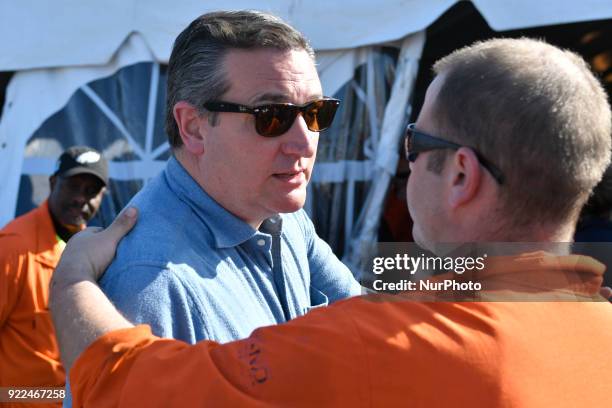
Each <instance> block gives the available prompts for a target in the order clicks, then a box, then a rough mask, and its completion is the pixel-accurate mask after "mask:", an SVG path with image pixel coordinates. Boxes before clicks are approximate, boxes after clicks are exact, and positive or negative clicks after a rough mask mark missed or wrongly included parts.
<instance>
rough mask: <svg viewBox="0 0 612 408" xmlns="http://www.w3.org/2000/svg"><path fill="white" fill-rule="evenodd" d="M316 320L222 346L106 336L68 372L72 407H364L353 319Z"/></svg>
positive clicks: (126, 334)
mask: <svg viewBox="0 0 612 408" xmlns="http://www.w3.org/2000/svg"><path fill="white" fill-rule="evenodd" d="M341 311H342V310H341ZM330 314H333V315H334V316H333V317H332V316H330ZM323 315H324V316H323V318H321V311H320V310H315V311H312V312H311V313H309V314H308V315H307V316H304V317H301V318H298V319H295V320H293V321H291V322H289V323H287V324H283V325H281V326H275V327H265V328H261V329H258V330H256V331H254V332H253V334H252V335H251V336H250V337H249V338H247V339H244V340H240V341H236V342H232V343H227V344H224V345H219V344H218V343H215V342H211V341H203V342H200V343H197V344H196V345H188V344H186V343H183V342H181V341H177V340H167V339H159V338H157V337H155V336H153V335H152V334H151V331H150V328H149V327H148V326H137V327H135V328H132V329H124V330H118V331H115V332H111V333H108V334H106V335H105V336H102V337H101V338H99V339H98V340H96V341H95V342H94V343H93V344H92V345H91V346H90V347H89V348H88V349H87V350H85V352H84V353H83V354H82V355H81V356H80V357H79V359H78V360H77V362H76V364H75V366H74V367H73V369H72V370H71V377H70V381H71V384H72V385H71V386H72V389H73V393H74V394H73V395H74V406H75V407H81V406H88V407H90V406H91V407H106V406H109V407H110V406H121V407H130V406H147V407H168V406H262V407H263V406H294V407H299V406H304V407H311V406H351V407H359V406H369V405H370V401H369V389H368V384H369V380H368V372H367V369H366V367H367V364H363V363H364V359H367V356H366V355H365V352H364V348H363V344H362V341H361V339H360V337H359V334H358V332H357V330H356V328H355V327H354V324H353V322H352V321H351V320H349V319H348V318H347V316H345V315H343V314H342V313H340V312H338V311H335V310H334V311H333V313H332V311H331V310H329V309H328V310H326V311H325V313H324V314H323ZM347 334H350V335H347Z"/></svg>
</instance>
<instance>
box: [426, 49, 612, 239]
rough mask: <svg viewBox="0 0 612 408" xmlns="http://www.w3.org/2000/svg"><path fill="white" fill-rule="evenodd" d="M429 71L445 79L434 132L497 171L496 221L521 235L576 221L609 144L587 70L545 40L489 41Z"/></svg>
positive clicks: (602, 105) (610, 117) (604, 112)
mask: <svg viewBox="0 0 612 408" xmlns="http://www.w3.org/2000/svg"><path fill="white" fill-rule="evenodd" d="M434 71H435V73H436V74H438V75H444V77H445V79H444V82H443V84H442V87H441V89H440V92H439V94H438V96H437V99H436V101H435V103H434V105H433V110H434V117H435V118H436V121H437V124H436V127H437V129H436V131H437V132H438V133H439V135H440V136H443V137H445V138H448V139H449V140H452V141H454V142H456V143H460V144H463V145H469V146H471V147H473V148H475V149H477V150H478V151H479V152H480V153H482V155H483V156H484V157H486V158H487V159H489V160H490V161H491V162H493V163H495V164H496V165H497V166H498V167H499V168H500V169H501V171H502V172H503V173H504V175H505V177H506V180H507V181H506V182H505V184H504V185H503V186H502V187H501V190H500V191H501V195H502V202H503V205H502V211H503V214H504V216H507V217H508V220H509V221H511V222H512V224H513V225H515V226H519V227H524V226H527V225H530V224H541V223H547V222H567V221H570V220H571V221H575V220H576V219H577V216H578V214H579V212H580V209H581V207H582V206H583V204H584V203H585V201H586V200H587V198H588V196H589V194H590V192H591V190H592V189H593V187H594V186H595V185H596V184H597V182H598V181H599V180H600V179H601V178H602V175H603V173H604V171H605V169H606V167H607V166H608V164H609V163H610V154H611V144H612V142H611V134H612V129H611V127H612V114H611V112H610V105H609V103H608V99H607V95H606V92H605V91H604V89H603V88H602V86H601V84H600V83H599V81H598V80H597V78H596V77H595V76H594V75H593V73H592V72H591V70H590V69H589V67H588V65H587V63H586V62H585V61H584V60H583V59H582V58H581V57H580V56H579V55H577V54H575V53H573V52H571V51H567V50H561V49H559V48H557V47H554V46H552V45H550V44H547V43H545V42H543V41H539V40H533V39H527V38H521V39H494V40H489V41H484V42H478V43H476V44H474V45H472V46H469V47H465V48H462V49H460V50H457V51H454V52H453V53H451V54H450V55H448V56H446V57H444V58H442V59H441V60H439V61H438V62H436V64H435V65H434ZM432 167H435V163H433V165H432Z"/></svg>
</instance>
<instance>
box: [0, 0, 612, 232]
mask: <svg viewBox="0 0 612 408" xmlns="http://www.w3.org/2000/svg"><path fill="white" fill-rule="evenodd" d="M456 2H457V1H456V0H380V1H376V2H373V1H371V0H367V1H366V0H338V1H333V2H330V1H326V0H311V1H308V2H305V1H302V0H254V1H246V0H232V1H231V2H228V1H227V0H225V1H221V0H208V1H206V2H204V1H197V0H176V1H174V2H172V3H168V2H166V1H163V0H147V1H143V0H105V1H99V2H82V1H79V0H58V1H55V2H41V1H37V0H21V1H19V2H17V1H7V2H0V36H1V37H2V38H4V39H10V40H6V41H2V42H0V71H8V70H15V71H18V72H17V74H16V75H15V76H14V77H13V78H12V80H11V83H10V85H9V88H8V90H7V98H6V103H5V107H4V114H3V117H2V120H1V121H0V174H2V175H3V177H2V179H1V180H0V197H1V200H0V226H2V225H4V224H5V223H6V222H8V221H9V220H10V219H11V218H12V217H13V215H14V210H15V204H16V198H17V192H18V184H19V175H20V174H21V172H22V170H23V169H24V168H25V169H26V170H28V169H29V170H28V171H37V172H41V173H46V174H48V173H49V172H50V171H51V170H50V164H49V163H46V164H45V163H43V162H39V163H34V162H28V161H26V162H24V161H23V157H24V149H25V145H26V141H27V140H28V139H29V137H30V136H31V135H32V134H33V132H35V131H36V129H37V128H38V127H40V125H41V124H42V123H43V122H44V121H45V120H46V119H47V118H48V117H49V116H50V115H52V114H53V113H54V112H56V111H58V110H59V109H61V108H62V106H63V105H64V104H65V103H66V101H68V99H69V98H70V96H71V95H72V94H73V93H74V92H75V91H76V90H77V89H79V88H81V87H82V86H84V85H85V84H87V83H88V82H90V81H92V80H95V79H97V78H102V77H106V76H109V75H111V74H113V73H114V72H116V71H117V70H118V69H120V68H122V67H125V66H128V65H131V64H134V63H136V62H141V61H154V62H158V63H166V62H167V60H168V57H169V53H170V50H171V46H172V42H173V40H174V38H175V37H176V35H177V34H178V33H179V32H180V31H181V30H182V29H183V28H184V27H185V26H186V25H187V24H188V23H189V22H190V21H191V20H192V19H193V18H194V17H195V16H197V15H199V14H201V13H204V12H207V11H212V10H217V9H228V8H230V9H243V8H249V9H258V10H263V11H269V12H272V13H274V14H277V15H279V16H280V17H282V18H284V19H286V20H287V21H288V22H290V23H291V24H293V25H294V26H296V27H297V28H298V29H299V30H300V31H302V32H303V33H304V34H305V35H306V36H307V37H308V38H309V39H310V40H311V42H312V44H313V46H314V48H315V49H316V51H317V55H318V61H319V71H320V74H321V78H322V82H323V86H324V90H325V92H326V93H328V94H333V93H334V91H335V90H337V89H338V88H339V87H340V86H341V85H342V84H344V83H346V82H347V81H348V80H349V79H350V78H351V77H352V75H353V73H354V70H355V67H356V66H357V65H359V64H360V63H363V62H365V61H367V58H368V54H369V53H368V49H369V46H370V45H373V44H378V45H379V44H382V43H389V42H391V41H398V40H402V39H405V38H407V37H408V36H410V35H411V34H414V33H418V32H422V31H423V30H424V29H425V28H426V27H428V26H429V25H430V24H431V23H432V22H433V21H435V20H436V19H437V18H438V17H439V16H440V15H442V14H443V13H444V12H445V11H446V10H447V9H448V8H450V7H451V6H452V5H454V4H455V3H456ZM472 2H473V3H474V5H475V6H476V8H477V9H478V10H479V11H480V12H481V14H482V15H483V17H484V18H485V20H486V21H487V22H488V23H489V25H490V26H491V27H492V28H494V29H496V30H508V29H516V28H525V27H532V26H542V25H551V24H560V23H569V22H578V21H586V20H596V19H606V18H612V1H610V0H582V1H580V2H578V1H573V0H540V1H536V2H534V1H531V0H505V1H499V0H473V1H472ZM228 3H231V4H228ZM58 10H61V13H58V12H57V11H58ZM51 16H52V17H51ZM417 37H418V36H417ZM414 44H418V43H414ZM404 48H405V47H404ZM415 49H419V48H418V47H417V48H415ZM412 58H413V59H415V60H418V58H419V55H416V54H414V55H412ZM409 65H410V64H406V65H405V66H406V67H408V66H409ZM406 69H408V70H410V69H409V68H406ZM408 72H409V71H406V72H404V73H402V72H400V71H398V72H397V75H398V78H400V77H402V76H403V75H406V74H407V73H408ZM411 87H412V84H406V85H405V87H404V90H403V91H402V92H403V93H405V94H406V95H408V94H409V93H410V88H411ZM365 98H366V99H367V95H366V96H365ZM370 108H371V109H373V107H371V106H370ZM400 113H401V114H403V113H405V111H404V112H400ZM388 115H392V114H391V113H390V112H385V119H384V121H383V125H382V137H383V138H385V142H384V143H385V144H386V143H387V142H388V141H387V140H386V137H389V136H386V135H387V134H389V135H394V134H395V133H396V132H395V130H390V129H389V126H390V125H389V124H388V123H390V122H389V121H388V120H387V117H391V116H388ZM395 115H396V114H393V117H395ZM374 128H375V129H377V128H380V126H377V127H374ZM371 139H372V140H373V141H376V140H381V139H380V137H372V138H371ZM390 141H391V142H393V141H397V139H396V136H392V137H391V140H390ZM379 146H380V144H379V145H378V147H379ZM389 146H392V147H394V146H395V144H390V145H389ZM369 149H371V151H372V153H373V155H371V157H370V160H369V161H365V162H359V163H325V164H323V165H322V166H319V168H318V170H316V171H315V173H314V175H313V181H315V182H316V181H317V180H327V179H329V180H331V179H335V178H334V177H336V176H337V175H338V174H340V175H342V174H344V175H345V177H346V179H348V178H351V177H352V179H355V180H357V179H358V180H369V179H371V178H372V175H373V174H375V170H374V169H376V168H378V169H380V170H377V171H379V172H380V171H382V174H384V177H385V178H387V177H388V176H389V175H392V174H393V172H394V167H393V166H392V164H393V163H394V160H395V159H393V158H392V159H391V160H389V158H390V157H391V156H389V152H388V151H387V150H385V149H380V148H377V145H370V146H369ZM377 154H378V155H379V156H376V155H377ZM366 156H368V155H366ZM380 164H383V165H382V166H380ZM139 165H140V166H143V168H142V169H141V170H139V171H137V173H138V174H139V175H141V176H146V175H147V174H149V173H150V172H152V171H157V169H158V167H156V166H157V164H156V163H155V162H149V163H148V164H147V163H144V162H143V163H140V164H139ZM45 166H46V167H45ZM47 167H49V168H47ZM339 168H342V169H344V170H342V171H338V169H339ZM383 169H386V170H383ZM123 173H124V171H123V170H122V169H119V168H118V167H117V165H116V164H112V163H111V177H120V175H121V174H123ZM376 174H378V173H376ZM377 177H378V176H377ZM336 178H337V177H336ZM386 188H387V187H386V182H385V183H382V184H381V187H377V188H376V189H374V191H376V192H375V193H372V194H373V196H376V197H378V198H376V199H372V200H368V204H367V206H368V209H367V211H366V212H367V213H368V217H373V216H374V215H375V214H380V211H381V208H380V206H381V204H382V201H381V200H380V199H379V198H380V197H381V196H382V197H384V194H383V193H381V191H383V190H384V191H386ZM384 191H383V192H384ZM377 203H378V204H377ZM362 218H363V216H362ZM371 231H372V226H371V225H369V226H367V225H365V224H362V225H361V226H359V230H358V233H359V234H366V235H362V236H361V238H360V239H358V241H359V240H362V239H363V237H364V236H371ZM347 232H350V230H348V231H347Z"/></svg>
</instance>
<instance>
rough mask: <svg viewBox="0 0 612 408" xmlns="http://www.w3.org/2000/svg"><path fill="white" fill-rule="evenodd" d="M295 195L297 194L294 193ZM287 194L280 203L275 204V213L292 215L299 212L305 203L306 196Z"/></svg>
mask: <svg viewBox="0 0 612 408" xmlns="http://www.w3.org/2000/svg"><path fill="white" fill-rule="evenodd" d="M295 193H297V192H295ZM295 193H294V194H289V195H288V196H286V197H284V198H283V200H282V201H280V202H277V203H275V204H276V205H274V206H273V207H274V210H275V211H276V212H277V213H286V214H288V213H293V212H296V211H299V210H301V209H302V208H303V207H304V204H305V203H306V194H305V192H304V194H295Z"/></svg>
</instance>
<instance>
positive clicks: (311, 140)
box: [280, 114, 319, 158]
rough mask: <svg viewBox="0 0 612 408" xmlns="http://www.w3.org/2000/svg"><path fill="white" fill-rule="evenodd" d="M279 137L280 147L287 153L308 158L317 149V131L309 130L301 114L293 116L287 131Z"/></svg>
mask: <svg viewBox="0 0 612 408" xmlns="http://www.w3.org/2000/svg"><path fill="white" fill-rule="evenodd" d="M280 137H281V138H282V139H283V141H282V146H281V149H282V151H283V153H285V154H287V155H293V156H299V157H307V158H310V157H313V156H314V155H315V153H316V151H317V144H318V143H319V132H313V131H311V130H309V129H308V127H307V126H306V122H305V121H304V118H303V117H302V115H301V114H299V115H298V116H297V117H296V118H295V121H294V122H293V124H292V125H291V128H290V129H289V130H288V131H287V133H285V134H284V135H282V136H280Z"/></svg>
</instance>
